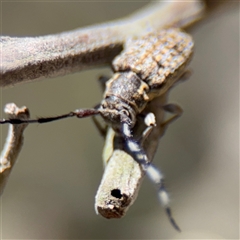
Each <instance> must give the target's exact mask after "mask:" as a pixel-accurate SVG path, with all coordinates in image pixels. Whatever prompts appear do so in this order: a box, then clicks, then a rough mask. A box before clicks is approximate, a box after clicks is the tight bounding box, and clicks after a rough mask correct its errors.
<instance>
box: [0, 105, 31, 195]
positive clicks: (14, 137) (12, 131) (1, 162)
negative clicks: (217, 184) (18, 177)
mask: <svg viewBox="0 0 240 240" xmlns="http://www.w3.org/2000/svg"><path fill="white" fill-rule="evenodd" d="M4 110H5V113H6V114H7V115H8V117H9V118H18V119H19V118H20V119H28V118H29V116H30V115H29V111H28V109H27V108H26V107H22V108H18V107H17V106H16V105H15V104H14V103H9V104H7V105H6V106H5V109H4ZM27 125H28V124H26V123H24V124H20V125H12V124H11V125H9V130H8V136H7V139H6V142H5V145H4V148H3V151H2V153H1V157H0V195H1V194H2V192H3V189H4V187H5V185H6V183H7V180H8V177H9V175H10V173H11V170H12V168H13V165H14V164H15V162H16V160H17V157H18V154H19V153H20V151H21V148H22V145H23V139H24V138H23V131H24V130H25V128H26V127H27Z"/></svg>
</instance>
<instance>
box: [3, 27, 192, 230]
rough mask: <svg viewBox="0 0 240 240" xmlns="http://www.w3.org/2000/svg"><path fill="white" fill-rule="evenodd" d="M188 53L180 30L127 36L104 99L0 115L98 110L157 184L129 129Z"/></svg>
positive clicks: (182, 65) (180, 70) (180, 68)
mask: <svg viewBox="0 0 240 240" xmlns="http://www.w3.org/2000/svg"><path fill="white" fill-rule="evenodd" d="M192 53H193V40H192V38H191V36H190V35H188V34H187V33H185V32H182V31H181V30H180V29H163V30H161V31H159V32H158V33H149V34H147V35H145V36H143V37H142V38H138V39H130V40H127V41H126V44H125V48H124V50H123V51H122V53H121V54H120V55H118V56H117V57H116V58H115V59H114V60H113V62H112V68H113V72H114V75H113V77H112V78H110V79H109V80H108V81H107V82H106V86H105V92H104V95H103V100H102V101H101V103H100V104H99V105H98V106H97V107H95V108H89V109H77V110H75V111H72V112H69V113H67V114H63V115H59V116H55V117H46V118H36V119H28V120H23V119H3V120H0V123H1V124H6V123H10V124H22V123H47V122H52V121H56V120H60V119H63V118H69V117H77V118H84V117H89V116H94V115H97V114H100V115H101V116H102V118H103V119H104V120H105V122H106V124H107V125H109V126H111V127H112V128H113V130H114V131H115V134H116V135H119V136H121V137H122V138H123V139H124V141H125V148H126V151H127V152H128V153H129V154H131V155H132V156H133V158H134V160H135V161H136V162H138V163H139V164H141V166H142V169H143V170H144V171H148V175H150V177H151V176H152V177H151V178H152V179H153V181H154V182H155V183H156V184H158V185H159V182H158V181H157V180H156V179H159V181H160V180H161V181H162V177H161V173H160V172H159V171H157V170H156V169H155V168H154V167H153V166H152V165H151V163H150V162H149V160H148V158H147V155H146V153H145V151H144V150H143V148H142V147H141V144H140V143H139V142H138V141H136V140H135V139H134V137H133V136H132V132H131V130H132V128H133V127H134V125H135V123H136V117H137V116H138V114H140V113H141V112H142V111H143V110H144V109H145V107H146V106H147V104H148V103H149V102H150V101H151V100H152V99H154V98H156V97H158V96H161V95H162V94H164V93H165V92H167V91H168V89H169V88H170V87H171V86H172V85H173V84H174V83H175V82H176V81H177V80H178V79H179V78H180V77H181V76H182V75H183V74H184V72H185V68H186V66H187V65H188V63H189V62H190V60H191V57H192ZM161 188H162V185H161V186H160V188H159V193H161V192H163V191H162V190H163V189H161ZM162 198H164V196H163V197H162ZM163 200H164V199H163ZM165 209H166V212H167V214H168V216H169V218H170V220H171V223H172V225H173V226H174V227H175V228H176V229H177V230H179V231H180V229H179V227H178V226H177V224H176V223H175V221H174V220H173V218H172V216H171V211H170V208H169V207H165Z"/></svg>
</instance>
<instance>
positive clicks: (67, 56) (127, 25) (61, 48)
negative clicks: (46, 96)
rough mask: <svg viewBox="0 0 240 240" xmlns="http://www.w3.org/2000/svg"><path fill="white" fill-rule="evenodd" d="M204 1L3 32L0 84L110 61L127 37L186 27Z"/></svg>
mask: <svg viewBox="0 0 240 240" xmlns="http://www.w3.org/2000/svg"><path fill="white" fill-rule="evenodd" d="M203 12H204V7H203V4H202V3H201V2H200V1H197V0H192V1H186V2H176V1H169V2H166V1H163V2H155V3H151V4H149V5H147V6H146V7H145V8H144V9H142V10H141V11H138V12H136V13H134V14H133V15H131V16H129V17H125V18H123V19H120V20H116V21H112V22H108V23H105V24H100V25H95V26H91V27H87V28H82V29H76V30H73V31H69V32H63V33H59V34H55V35H47V36H41V37H23V38H18V37H7V36H3V37H1V38H0V55H1V62H0V73H1V75H0V86H1V87H5V86H11V85H14V84H17V83H23V82H27V81H32V80H35V79H38V78H46V77H56V76H59V75H65V74H67V73H73V72H76V71H80V70H83V69H87V68H93V67H96V66H101V65H106V64H108V65H110V63H111V61H112V59H113V58H114V57H115V56H116V55H118V54H119V53H120V51H121V50H122V49H123V44H124V42H125V40H126V38H129V37H133V36H135V37H136V36H140V35H144V34H145V33H146V32H149V30H152V29H154V30H156V31H157V30H158V29H161V28H164V27H181V28H186V27H188V26H190V25H191V24H193V23H195V22H196V21H197V20H199V19H200V18H201V16H202V15H203Z"/></svg>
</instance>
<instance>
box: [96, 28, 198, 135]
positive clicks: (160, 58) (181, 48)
mask: <svg viewBox="0 0 240 240" xmlns="http://www.w3.org/2000/svg"><path fill="white" fill-rule="evenodd" d="M192 53H193V41H192V38H191V36H190V35H188V34H187V33H184V32H182V31H180V30H179V29H166V30H162V31H160V32H159V33H158V34H157V33H150V34H148V35H146V36H144V37H142V38H140V39H136V40H129V41H127V43H126V46H125V50H124V51H123V52H122V53H121V54H120V55H119V56H117V57H116V58H115V59H114V60H113V64H112V67H113V70H114V71H115V74H114V75H113V77H112V78H111V79H110V80H108V81H107V83H106V89H105V93H104V100H103V101H102V102H101V107H100V109H99V111H100V113H101V115H102V116H103V118H104V119H105V120H106V121H107V123H108V124H110V125H112V127H113V128H114V129H115V130H117V129H118V128H119V126H120V125H121V124H120V122H123V121H127V122H128V124H129V125H130V126H131V128H132V127H133V126H134V124H135V121H136V115H137V114H139V113H140V112H141V111H142V110H143V109H144V108H145V107H146V105H147V104H148V102H149V101H151V100H152V99H153V98H155V97H156V96H160V95H161V94H163V93H164V92H166V91H167V90H168V89H169V88H170V87H171V86H172V85H173V84H174V83H175V81H176V80H177V79H178V78H179V77H180V76H181V75H182V74H183V72H184V70H185V68H186V66H187V64H188V63H189V61H190V59H191V56H192Z"/></svg>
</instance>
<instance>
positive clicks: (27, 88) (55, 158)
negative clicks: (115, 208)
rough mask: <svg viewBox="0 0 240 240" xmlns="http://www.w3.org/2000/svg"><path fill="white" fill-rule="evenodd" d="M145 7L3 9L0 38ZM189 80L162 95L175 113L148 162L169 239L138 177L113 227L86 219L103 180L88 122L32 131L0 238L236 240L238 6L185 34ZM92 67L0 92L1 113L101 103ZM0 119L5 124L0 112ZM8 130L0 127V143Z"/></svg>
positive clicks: (151, 194)
mask: <svg viewBox="0 0 240 240" xmlns="http://www.w3.org/2000/svg"><path fill="white" fill-rule="evenodd" d="M146 3H147V2H145V3H144V2H117V1H116V2H114V1H111V2H89V3H88V2H32V1H31V2H3V3H2V11H1V13H2V17H1V18H2V19H1V20H2V24H1V25H2V34H3V35H10V36H39V35H46V34H53V33H58V32H62V31H68V30H72V29H75V28H78V27H83V26H87V25H91V24H95V23H100V22H104V21H109V20H112V19H115V18H119V17H122V16H125V15H127V14H130V13H132V12H133V11H135V10H137V9H139V8H140V7H142V6H144V5H145V4H146ZM192 34H193V37H194V40H195V46H196V48H195V55H194V59H193V61H192V63H191V65H190V69H191V70H192V72H193V74H192V76H191V78H190V79H189V80H188V81H187V82H184V83H182V84H180V85H178V86H177V87H176V88H174V89H173V90H172V92H171V94H170V100H169V101H170V102H177V103H178V104H180V105H181V106H182V107H183V109H184V114H183V116H182V117H181V118H180V119H179V120H178V121H176V122H175V123H174V124H173V125H171V126H170V127H169V129H168V131H167V132H166V134H165V136H164V137H163V138H162V140H161V142H160V146H159V148H158V152H157V154H156V156H155V160H154V163H155V164H156V165H157V166H158V167H159V168H160V169H161V170H162V172H163V173H164V175H165V178H166V186H167V189H168V190H169V192H170V196H171V200H172V201H171V207H172V210H173V213H174V217H175V219H176V221H177V223H178V224H179V226H180V227H181V229H182V233H177V232H176V231H175V230H174V229H173V228H172V226H171V225H170V224H169V222H168V219H167V217H166V216H165V213H164V210H163V209H162V208H161V206H160V204H159V202H158V199H157V194H156V191H155V188H154V187H153V186H152V184H151V182H149V181H148V179H145V181H144V183H143V185H142V188H141V190H140V192H139V197H138V199H137V200H136V202H135V204H134V205H133V206H132V207H131V208H130V210H129V212H128V214H127V215H126V216H125V217H124V218H123V219H120V220H106V219H104V218H102V217H101V216H97V215H96V214H95V211H94V197H95V193H96V191H97V188H98V185H99V183H100V180H101V176H102V173H103V167H102V161H101V158H102V157H101V154H102V148H103V144H104V142H103V139H102V138H101V136H100V135H99V133H98V131H97V130H96V128H95V126H94V124H93V123H92V121H91V119H82V120H79V119H68V120H63V121H59V122H55V123H51V124H46V125H37V124H36V125H31V126H29V127H28V129H27V130H26V132H25V144H24V147H23V150H22V152H21V153H20V157H19V159H18V162H17V163H16V165H15V166H14V169H13V171H12V174H11V177H10V179H9V181H8V184H7V186H6V188H5V191H4V194H3V196H2V198H1V231H2V233H1V234H2V235H1V236H2V238H3V239H60V238H61V239H164V238H165V239H238V238H239V225H238V223H239V151H238V150H239V4H235V5H234V4H230V3H229V5H228V6H227V9H226V8H225V9H222V10H221V11H218V12H217V13H216V14H215V15H213V16H212V17H211V18H209V19H208V20H207V21H204V23H202V24H201V25H200V26H199V27H198V28H196V29H195V30H194V31H193V32H192ZM101 74H105V75H106V74H107V75H110V74H111V72H110V70H109V69H108V68H101V69H94V70H91V71H84V72H80V73H75V74H72V75H67V76H64V77H58V78H52V79H46V80H42V81H37V82H34V83H29V84H22V85H17V86H15V87H14V88H6V89H3V90H1V109H3V108H4V105H5V104H6V103H9V102H14V103H16V104H17V105H18V106H23V105H26V106H27V107H28V108H29V109H30V112H31V116H32V117H35V116H52V115H56V114H61V113H67V112H69V111H71V110H75V109H77V108H81V107H92V106H94V105H95V104H96V103H98V102H99V101H100V100H101V97H102V93H101V89H100V87H99V85H98V82H97V78H98V76H99V75H101ZM1 114H2V116H1V118H2V117H4V113H3V110H1ZM6 133H7V126H1V136H2V137H1V144H2V146H3V143H4V141H5V137H6Z"/></svg>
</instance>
